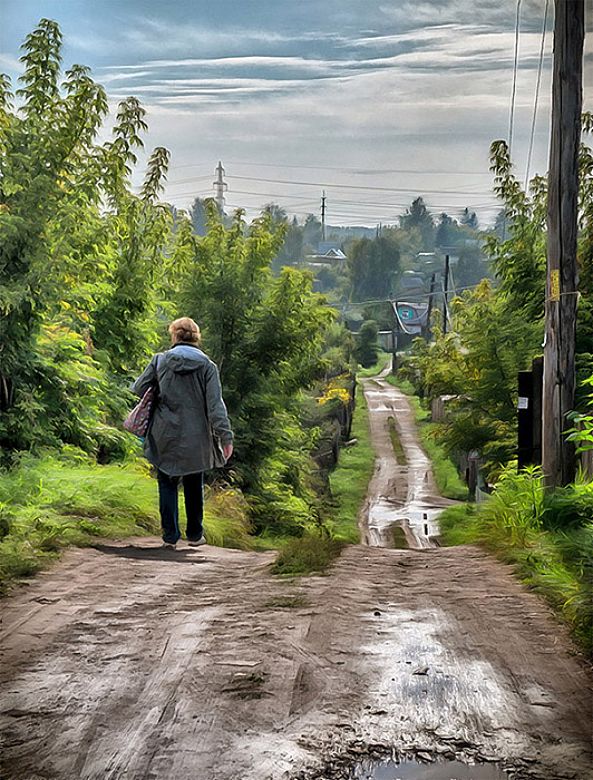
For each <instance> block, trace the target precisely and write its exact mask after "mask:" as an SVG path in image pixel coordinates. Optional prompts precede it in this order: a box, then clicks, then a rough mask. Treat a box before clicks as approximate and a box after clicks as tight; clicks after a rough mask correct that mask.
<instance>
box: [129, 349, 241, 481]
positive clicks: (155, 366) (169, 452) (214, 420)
mask: <svg viewBox="0 0 593 780" xmlns="http://www.w3.org/2000/svg"><path fill="white" fill-rule="evenodd" d="M155 378H157V379H158V385H159V401H158V404H157V407H156V410H155V412H154V416H153V418H152V423H151V425H150V429H149V432H148V435H147V437H146V440H145V441H144V454H145V455H146V457H147V458H148V460H149V461H150V462H151V463H152V464H153V465H155V466H156V467H157V468H159V469H160V470H161V471H164V472H165V474H168V475H169V476H171V477H177V476H182V475H183V474H195V473H196V472H198V471H206V470H208V469H211V468H213V465H214V462H213V449H212V431H213V432H214V433H215V434H216V435H217V436H218V437H219V438H220V441H221V443H222V444H223V445H224V444H229V443H230V442H232V440H233V432H232V430H231V424H230V422H229V418H228V415H227V410H226V407H225V405H224V401H223V400H222V389H221V387H220V379H219V376H218V369H217V367H216V365H215V364H214V363H213V362H212V361H211V360H210V358H209V357H208V356H207V355H205V354H204V353H203V352H202V350H201V349H198V348H197V347H194V346H191V345H190V344H176V345H175V346H173V347H171V349H169V350H167V352H163V353H160V354H158V355H155V356H154V357H153V358H152V360H151V361H150V363H149V364H148V366H147V368H146V370H145V371H144V373H143V374H142V375H141V376H140V377H138V379H137V380H136V381H135V382H134V384H133V385H132V392H133V393H136V395H138V396H140V397H141V396H143V395H144V393H145V392H146V391H147V390H148V388H149V387H150V386H151V385H152V384H153V383H154V381H155ZM202 389H204V391H205V398H204V392H203V390H202ZM206 407H207V414H208V416H206Z"/></svg>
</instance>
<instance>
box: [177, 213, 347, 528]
mask: <svg viewBox="0 0 593 780" xmlns="http://www.w3.org/2000/svg"><path fill="white" fill-rule="evenodd" d="M209 218H210V224H209V230H208V232H207V233H206V235H205V236H204V237H203V238H199V239H197V241H196V245H195V255H194V257H193V258H192V259H191V260H190V261H189V263H188V264H187V267H186V268H185V269H184V273H183V275H182V279H181V282H180V292H179V297H178V300H179V311H180V312H181V311H183V312H184V313H187V314H189V315H190V316H192V317H194V318H195V319H196V320H197V321H198V322H199V323H200V325H201V327H202V330H203V333H204V342H205V344H206V345H207V351H208V353H209V354H210V355H211V357H212V358H213V359H214V360H215V361H216V362H217V363H218V365H219V367H220V373H221V379H222V383H223V386H224V392H225V400H226V402H227V406H228V408H229V413H230V415H231V419H232V421H233V427H234V429H235V432H236V463H237V467H236V472H235V477H236V479H237V480H238V483H239V484H240V486H241V487H242V489H244V490H245V491H246V492H248V493H249V495H250V506H251V509H252V517H253V522H254V524H255V529H256V530H257V531H258V532H261V531H262V530H263V529H267V530H268V531H270V532H284V533H292V534H298V533H301V532H302V529H303V527H304V526H305V525H306V524H307V523H309V522H311V521H314V520H316V519H317V509H316V498H315V494H314V491H313V489H312V487H311V463H310V457H309V452H310V451H311V449H312V447H313V436H314V432H307V431H305V430H303V428H302V425H301V424H300V420H299V403H298V394H299V391H300V390H301V388H303V387H306V386H307V385H309V384H310V383H311V382H312V381H313V380H314V379H315V378H316V377H317V376H319V375H320V373H322V372H323V369H324V363H323V360H322V358H321V355H322V350H323V346H324V334H325V331H326V329H327V328H328V327H329V326H330V325H331V323H332V322H333V313H332V312H331V310H330V309H328V308H327V307H326V306H324V301H323V298H321V296H319V295H317V294H315V293H313V291H312V278H311V276H310V275H309V274H307V273H304V272H302V271H298V270H296V269H294V268H284V269H283V270H282V271H281V273H280V275H279V276H276V277H275V276H273V275H272V273H271V266H272V263H273V260H274V257H275V256H276V254H277V252H278V249H279V246H280V245H281V242H282V237H283V227H282V225H280V228H278V229H275V227H274V223H273V215H272V214H271V213H269V212H267V213H264V215H262V217H261V218H259V219H257V220H255V221H254V222H253V223H252V224H251V225H250V226H249V227H247V226H246V225H245V222H244V219H243V214H242V212H240V211H239V212H237V213H236V214H235V217H234V219H233V222H232V224H231V225H230V226H229V227H225V225H223V224H222V222H221V221H220V219H219V217H218V214H217V213H216V211H215V210H214V209H211V210H210V213H209Z"/></svg>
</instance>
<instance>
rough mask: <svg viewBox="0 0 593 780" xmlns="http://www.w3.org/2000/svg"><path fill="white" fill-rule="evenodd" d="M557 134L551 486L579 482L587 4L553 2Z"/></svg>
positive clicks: (548, 418) (547, 431) (548, 347)
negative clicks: (573, 430)
mask: <svg viewBox="0 0 593 780" xmlns="http://www.w3.org/2000/svg"><path fill="white" fill-rule="evenodd" d="M555 9H556V19H555V25H554V75H553V82H552V134H551V144H550V171H549V174H548V267H547V280H546V340H545V347H544V388H543V415H542V467H543V470H544V474H545V477H546V484H547V485H548V486H550V487H553V486H556V485H566V484H568V483H570V482H572V481H573V480H574V476H575V465H576V461H575V452H574V446H573V444H572V443H571V442H568V441H566V437H565V436H564V434H563V432H564V431H565V430H566V428H567V427H568V421H567V419H566V415H567V413H568V412H570V411H571V410H572V409H574V399H575V382H576V380H575V340H576V309H577V261H576V252H577V211H578V204H577V199H578V182H579V175H578V152H579V143H580V136H581V108H582V89H583V40H584V27H585V3H584V0H555Z"/></svg>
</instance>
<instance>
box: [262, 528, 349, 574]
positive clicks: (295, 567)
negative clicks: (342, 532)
mask: <svg viewBox="0 0 593 780" xmlns="http://www.w3.org/2000/svg"><path fill="white" fill-rule="evenodd" d="M343 547H344V542H341V541H339V540H338V539H333V538H332V537H330V536H329V535H327V534H324V533H321V532H317V531H307V532H306V533H305V534H303V536H301V537H299V538H295V539H290V540H289V541H288V542H287V543H286V544H285V545H284V546H283V547H282V549H281V550H280V552H279V553H278V556H277V558H276V560H275V561H274V563H273V565H272V571H273V573H274V574H281V575H285V576H293V577H294V576H300V575H304V574H320V573H323V572H325V571H326V570H327V568H328V567H329V565H330V564H331V563H332V561H333V560H334V559H335V558H337V557H338V555H339V554H340V553H341V551H342V549H343Z"/></svg>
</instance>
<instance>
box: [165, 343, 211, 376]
mask: <svg viewBox="0 0 593 780" xmlns="http://www.w3.org/2000/svg"><path fill="white" fill-rule="evenodd" d="M163 360H164V367H166V368H168V369H170V370H171V371H173V372H174V373H175V374H190V373H191V372H192V371H197V370H198V369H199V368H201V367H202V366H203V365H204V363H206V362H207V360H208V358H207V357H206V355H205V354H204V353H203V352H202V350H201V349H198V348H197V347H190V346H189V345H187V344H179V345H177V346H175V347H172V348H171V349H170V350H168V351H167V352H165V354H164V356H163Z"/></svg>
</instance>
